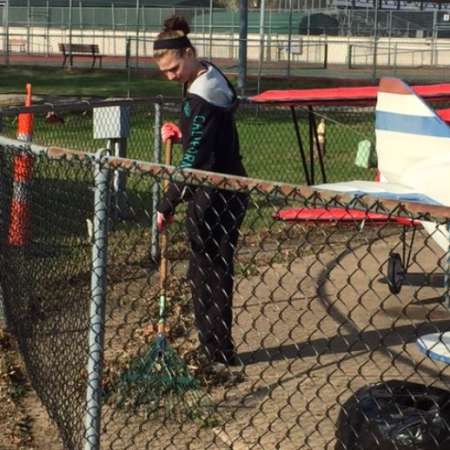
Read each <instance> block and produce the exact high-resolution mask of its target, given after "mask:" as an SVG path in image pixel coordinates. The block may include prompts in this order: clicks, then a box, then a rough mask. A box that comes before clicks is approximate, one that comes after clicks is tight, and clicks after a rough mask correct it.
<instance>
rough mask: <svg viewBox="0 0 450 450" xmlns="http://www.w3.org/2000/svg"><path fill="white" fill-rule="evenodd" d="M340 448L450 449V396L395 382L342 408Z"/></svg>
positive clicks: (372, 387)
mask: <svg viewBox="0 0 450 450" xmlns="http://www.w3.org/2000/svg"><path fill="white" fill-rule="evenodd" d="M336 438H337V443H336V447H335V450H413V449H414V450H450V392H448V391H446V390H443V389H439V388H435V387H428V386H425V385H422V384H417V383H411V382H408V381H400V380H390V381H386V382H384V383H378V384H374V385H368V386H365V387H363V388H361V389H359V390H358V391H357V392H356V393H355V394H353V395H352V396H351V397H350V398H349V399H348V400H347V401H346V402H345V403H344V405H343V406H342V408H341V410H340V412H339V416H338V421H337V427H336Z"/></svg>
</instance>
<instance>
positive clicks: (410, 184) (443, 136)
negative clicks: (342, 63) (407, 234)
mask: <svg viewBox="0 0 450 450" xmlns="http://www.w3.org/2000/svg"><path fill="white" fill-rule="evenodd" d="M376 152H377V159H378V171H379V178H380V179H379V181H359V180H355V181H346V182H338V183H325V184H319V185H315V186H314V188H316V189H318V190H321V189H323V190H327V191H337V192H340V193H346V194H350V195H355V196H360V195H364V194H369V195H371V196H376V197H380V199H389V200H398V201H409V202H420V203H424V204H430V205H441V206H450V189H447V188H446V187H445V182H446V180H448V178H449V174H450V127H449V126H448V125H447V124H446V123H445V122H444V121H443V120H442V119H441V118H440V117H439V116H438V115H437V114H436V113H435V112H434V111H432V110H431V109H430V108H429V107H428V106H427V105H426V104H425V102H424V101H423V100H422V99H421V98H420V97H418V96H417V95H416V94H415V93H414V91H413V90H412V89H411V88H410V87H409V86H408V85H406V84H405V83H404V82H402V81H401V80H399V79H395V78H383V79H382V80H381V82H380V86H379V90H378V97H377V106H376ZM299 211H301V214H302V215H303V217H295V218H293V217H291V218H293V219H294V220H295V219H299V220H326V218H325V217H324V214H328V219H331V220H333V219H334V220H340V218H341V216H342V215H343V214H345V213H346V210H344V209H341V210H340V211H339V210H338V209H336V208H333V210H332V211H331V212H330V211H324V210H319V211H317V210H316V211H315V210H314V209H308V208H307V209H306V211H305V210H299ZM358 213H359V215H360V216H361V217H362V216H363V215H364V214H363V215H361V213H363V212H362V211H357V210H353V209H352V210H351V214H350V215H351V217H352V218H354V219H358V218H359V217H358ZM365 214H366V215H367V213H365ZM369 214H372V213H369ZM347 215H348V214H347ZM372 215H374V217H372V219H373V218H375V219H377V217H378V218H379V219H381V220H382V219H383V217H384V218H385V219H386V220H391V219H392V218H390V217H388V216H386V215H382V214H372ZM375 216H377V217H375ZM280 218H282V219H283V220H290V219H289V217H286V216H285V217H281V216H280ZM394 219H395V218H394ZM396 219H398V220H394V221H397V222H398V223H401V224H403V225H405V226H406V225H408V223H407V222H405V221H404V220H405V219H406V218H401V217H398V218H396ZM415 224H416V225H417V222H416V221H410V222H409V225H413V226H414V225H415ZM420 224H421V225H423V227H424V228H425V230H426V231H427V232H428V233H429V234H430V235H431V237H432V238H433V239H434V240H435V241H436V243H437V244H438V245H439V247H441V248H442V249H443V250H444V252H448V251H449V232H448V229H447V227H446V226H444V225H437V224H436V223H434V222H427V221H420ZM403 244H404V245H406V244H405V242H403ZM403 254H404V255H405V254H406V252H405V251H404V252H403ZM407 266H408V262H405V261H402V258H401V256H400V255H399V254H398V253H391V254H390V257H389V261H388V277H387V278H388V284H389V289H390V290H391V292H393V293H398V292H400V289H401V286H402V282H403V280H404V276H405V273H406V270H407Z"/></svg>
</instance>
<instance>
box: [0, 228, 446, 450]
mask: <svg viewBox="0 0 450 450" xmlns="http://www.w3.org/2000/svg"><path fill="white" fill-rule="evenodd" d="M347 237H348V236H347ZM343 238H345V235H342V236H338V237H337V238H336V240H341V242H340V243H339V244H338V245H330V244H331V242H330V238H329V237H328V238H327V240H325V241H324V242H325V243H326V244H327V245H326V246H324V247H322V248H320V247H318V248H316V250H315V251H314V252H300V253H299V252H298V249H299V248H302V247H304V243H301V242H298V245H294V246H292V242H290V243H289V245H288V244H286V245H284V244H282V245H281V246H279V247H278V248H276V253H277V254H278V255H280V254H282V255H284V256H283V258H280V259H279V260H277V259H274V258H273V257H271V256H270V255H272V256H273V254H274V251H273V249H272V250H270V249H269V247H270V245H269V244H268V245H267V249H266V250H265V252H263V251H262V248H263V247H264V245H265V244H263V245H262V246H260V247H258V254H262V253H265V254H266V256H267V255H268V256H269V258H268V261H269V263H264V264H263V263H260V264H256V265H254V266H253V267H252V270H251V271H244V272H243V273H240V274H239V275H238V276H237V283H236V286H235V291H236V293H235V303H234V317H235V326H234V338H235V341H236V344H237V347H238V352H239V357H240V359H241V360H242V362H243V364H244V369H243V378H242V380H241V381H240V382H238V383H224V384H222V385H220V384H219V385H217V384H215V385H213V386H209V388H208V389H209V394H210V395H211V397H212V399H213V400H214V402H215V403H216V405H217V407H218V412H219V415H220V421H219V422H218V424H217V426H215V427H212V428H211V427H205V428H199V427H198V426H195V425H194V424H192V423H190V422H185V423H182V424H175V423H173V422H170V421H169V422H161V421H158V420H156V421H155V420H152V419H149V418H147V417H145V416H143V415H142V414H138V413H134V412H131V411H129V410H128V411H127V410H118V409H117V408H114V407H113V406H111V404H108V403H107V404H106V406H105V407H104V411H103V412H104V415H103V427H102V443H103V444H102V448H104V449H115V450H122V449H124V448H136V449H140V448H161V449H162V448H164V449H182V448H183V449H184V448H186V449H199V450H200V449H202V450H203V449H230V448H231V449H234V450H244V449H245V450H247V449H252V450H264V449H270V450H271V449H277V448H278V449H283V450H285V449H286V450H291V449H292V450H299V449H302V450H303V449H305V450H306V449H308V450H310V449H312V450H323V449H328V450H332V449H334V445H335V438H334V433H335V423H336V419H337V415H338V413H339V410H340V405H342V404H343V403H344V402H345V400H346V399H347V398H348V397H349V396H350V395H351V394H352V393H353V392H355V391H356V390H357V389H358V388H359V387H361V386H363V385H366V384H368V383H374V382H378V381H380V380H388V379H401V380H405V379H408V380H410V381H418V382H422V383H430V384H434V385H437V386H447V387H448V386H449V385H450V377H449V375H450V372H449V369H448V367H447V366H445V365H444V364H442V363H435V362H432V361H431V360H429V359H428V358H426V357H425V356H424V355H423V354H422V353H420V352H419V350H418V348H417V346H416V340H417V338H418V336H421V335H422V334H425V333H429V332H435V331H438V330H446V329H448V328H449V325H450V314H449V311H448V309H447V307H446V306H445V304H444V302H443V297H442V294H443V273H442V268H440V267H438V265H437V260H438V255H439V254H440V253H439V252H438V250H437V248H436V247H435V246H434V244H433V243H432V242H431V241H430V240H427V238H426V236H425V235H422V234H420V233H419V236H418V237H416V243H415V247H414V248H415V252H414V253H413V260H412V262H411V267H409V269H408V275H407V278H406V280H405V284H404V286H403V288H402V291H401V292H400V294H398V295H393V294H391V293H390V291H389V289H388V286H387V283H386V278H385V274H386V262H387V258H388V254H389V252H390V251H391V250H392V249H396V251H399V252H400V250H401V248H400V244H399V234H398V233H387V234H386V236H379V238H378V239H375V240H373V239H367V240H364V239H356V240H353V241H352V240H350V241H347V242H345V239H344V241H342V239H343ZM245 252H247V253H245ZM289 252H291V253H289ZM246 258H247V259H250V260H252V257H249V254H248V248H246V249H243V250H242V252H241V253H240V254H239V260H245V259H246ZM178 269H179V270H180V271H182V270H184V267H181V266H180V267H179V268H178ZM425 274H431V276H429V277H427V276H426V275H425ZM146 282H148V280H147V281H146ZM133 283H134V284H133ZM133 283H128V284H127V285H126V291H127V292H128V295H131V296H132V297H135V296H136V292H137V290H139V289H142V286H143V282H142V281H140V275H139V274H137V273H136V274H135V280H134V281H133ZM133 286H134V288H133ZM124 287H125V285H124ZM116 289H117V292H120V290H119V286H116ZM133 289H136V291H134V290H133ZM143 300H146V299H143ZM147 300H148V299H147ZM122 301H124V302H125V300H123V299H122ZM123 305H125V303H122V306H123ZM139 308H140V306H139V305H138V302H134V303H133V304H132V308H131V309H130V310H129V312H128V316H123V315H122V314H119V309H117V308H115V309H113V311H114V314H112V313H111V311H110V314H109V320H110V323H109V325H110V326H111V327H110V329H112V328H113V329H114V330H115V331H114V332H110V334H109V335H107V339H106V343H107V357H108V355H109V354H110V353H111V352H112V351H113V350H114V349H115V348H116V347H117V346H118V345H119V344H120V345H121V344H123V343H124V342H126V344H127V346H130V347H131V346H133V338H130V336H128V337H127V340H126V341H125V340H124V339H125V337H124V336H125V334H126V333H125V332H126V331H127V330H126V327H127V326H129V325H127V324H122V325H121V326H119V325H120V324H119V322H120V321H121V320H124V319H127V320H128V321H129V322H130V323H131V322H132V319H133V317H134V315H139V314H138V313H139ZM130 314H131V315H130ZM112 325H113V326H112ZM121 333H123V336H121ZM1 342H2V351H1V352H0V357H1V358H2V376H1V382H2V391H1V392H2V399H0V408H2V410H1V411H0V417H1V420H2V421H3V422H0V436H1V440H0V442H1V445H3V447H2V446H1V445H0V449H1V450H4V449H5V450H6V449H8V450H18V449H36V450H44V449H48V450H53V449H55V450H56V449H58V448H60V446H59V443H58V438H57V434H56V430H55V428H54V426H53V425H52V424H51V422H50V421H49V420H48V417H47V415H46V413H45V411H44V410H43V408H42V407H41V406H40V404H39V401H38V400H37V398H36V396H35V395H34V394H33V392H32V391H31V390H30V388H29V386H28V384H27V383H26V381H25V380H24V378H25V377H24V375H23V372H22V369H19V367H20V363H19V362H18V359H17V356H16V354H15V353H14V345H13V344H12V343H11V342H12V341H11V340H10V339H9V338H7V337H5V335H3V338H2V341H1ZM11 368H12V369H11ZM14 374H16V375H14ZM15 379H18V380H19V382H17V381H14V380H15ZM18 387H20V391H21V392H20V395H18V394H17V392H16V393H15V394H14V392H15V391H14V390H17V389H18ZM22 390H23V391H24V392H22Z"/></svg>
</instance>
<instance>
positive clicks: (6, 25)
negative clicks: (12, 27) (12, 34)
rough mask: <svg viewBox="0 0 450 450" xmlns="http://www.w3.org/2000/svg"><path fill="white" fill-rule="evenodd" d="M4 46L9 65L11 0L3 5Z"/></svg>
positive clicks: (6, 62) (6, 60)
mask: <svg viewBox="0 0 450 450" xmlns="http://www.w3.org/2000/svg"><path fill="white" fill-rule="evenodd" d="M2 25H3V36H4V38H3V48H4V52H5V64H6V65H7V66H8V65H9V0H6V2H5V4H4V6H3V24H2Z"/></svg>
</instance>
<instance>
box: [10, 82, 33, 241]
mask: <svg viewBox="0 0 450 450" xmlns="http://www.w3.org/2000/svg"><path fill="white" fill-rule="evenodd" d="M31 103H32V98H31V84H29V83H27V85H26V96H25V106H31ZM32 134H33V114H31V113H20V114H19V116H18V118H17V139H18V140H21V141H24V142H30V141H31V138H32ZM33 162H34V158H33V156H32V155H31V154H30V153H25V152H19V153H18V154H17V155H16V156H15V157H14V161H13V193H12V199H11V211H10V222H9V232H8V243H9V245H12V246H16V247H22V246H25V245H26V244H28V243H29V241H30V237H31V226H30V225H31V205H30V202H31V182H32V177H33Z"/></svg>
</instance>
